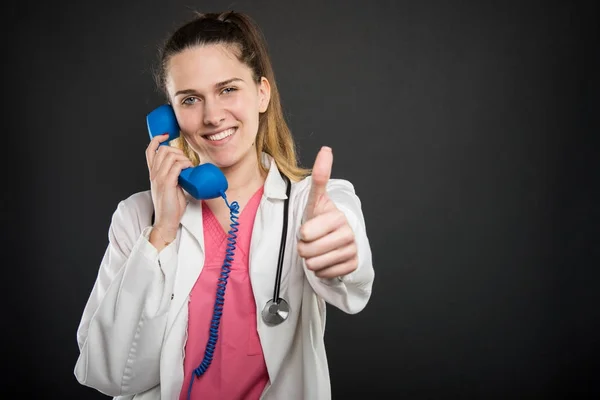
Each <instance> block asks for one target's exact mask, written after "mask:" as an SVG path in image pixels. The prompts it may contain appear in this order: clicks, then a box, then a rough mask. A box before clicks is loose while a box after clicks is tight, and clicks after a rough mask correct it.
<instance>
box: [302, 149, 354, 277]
mask: <svg viewBox="0 0 600 400" xmlns="http://www.w3.org/2000/svg"><path fill="white" fill-rule="evenodd" d="M332 164H333V153H332V152H331V149H329V148H327V147H324V148H322V149H321V151H320V152H319V154H318V155H317V159H316V160H315V165H314V167H313V173H312V185H311V188H310V193H309V195H308V201H307V203H306V208H305V211H304V224H302V226H301V227H300V232H299V236H300V238H299V242H298V254H299V255H300V256H301V257H303V258H304V259H305V263H306V267H307V268H308V269H310V270H311V271H314V272H315V275H316V276H318V277H319V278H337V277H342V276H344V275H347V274H349V273H351V272H353V271H354V270H356V268H357V267H358V256H357V247H356V241H355V237H354V232H353V231H352V228H351V227H350V225H349V224H348V220H347V219H346V216H345V215H344V213H343V212H342V211H340V210H339V209H338V208H337V207H336V206H335V204H334V203H333V201H332V200H331V199H330V198H329V196H328V195H327V182H328V181H329V178H330V176H331V167H332Z"/></svg>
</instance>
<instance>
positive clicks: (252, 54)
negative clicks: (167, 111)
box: [156, 11, 310, 181]
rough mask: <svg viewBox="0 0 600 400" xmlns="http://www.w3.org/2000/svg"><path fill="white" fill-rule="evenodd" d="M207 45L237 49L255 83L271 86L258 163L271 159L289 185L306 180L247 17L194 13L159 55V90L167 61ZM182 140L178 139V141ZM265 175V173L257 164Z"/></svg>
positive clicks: (259, 38) (263, 49) (262, 45)
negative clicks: (261, 160) (262, 80)
mask: <svg viewBox="0 0 600 400" xmlns="http://www.w3.org/2000/svg"><path fill="white" fill-rule="evenodd" d="M206 44H226V45H236V46H237V49H238V54H237V56H238V59H239V60H240V62H242V63H244V64H246V65H247V66H248V67H249V68H250V69H251V70H252V73H253V78H254V80H255V81H256V82H257V83H258V82H260V80H261V78H262V77H265V78H266V79H267V80H268V81H269V83H270V86H271V99H270V101H269V105H268V107H267V110H266V111H265V112H264V113H262V114H260V116H259V125H258V134H257V136H256V152H257V156H258V159H259V161H260V159H261V154H262V153H263V152H264V153H267V154H269V155H270V156H272V157H273V159H274V161H275V163H276V164H277V168H279V170H280V171H281V173H283V174H284V175H285V176H287V177H288V178H289V179H290V180H292V181H298V180H301V179H302V178H304V177H305V176H307V175H308V174H309V173H310V170H308V169H305V168H302V167H300V166H299V165H298V160H297V156H296V146H295V143H294V139H293V137H292V133H291V131H290V129H289V127H288V125H287V123H286V121H285V119H284V117H283V111H282V107H281V100H280V97H279V90H278V89H277V84H276V82H275V73H274V72H273V67H272V65H271V60H270V57H269V54H268V51H267V46H266V42H265V39H264V37H263V35H262V32H261V30H260V28H259V27H258V25H257V24H256V22H254V20H252V19H251V18H250V17H249V16H248V15H246V14H242V13H237V12H233V11H231V12H223V13H207V14H202V13H196V17H195V18H194V19H193V20H192V21H190V22H187V23H186V24H184V25H183V26H181V27H180V28H179V29H177V30H176V31H175V32H174V33H173V34H172V35H171V37H170V38H169V39H168V40H167V41H166V43H165V45H164V47H163V48H162V50H161V51H160V53H159V61H160V64H159V71H158V72H157V74H156V83H157V85H158V87H159V88H160V89H161V90H162V91H163V93H165V94H166V95H167V98H168V94H167V90H166V84H165V81H166V74H167V65H168V63H169V60H170V59H171V57H173V56H174V55H176V54H178V53H180V52H182V51H183V50H186V49H188V48H190V47H195V46H202V45H206ZM180 139H181V138H180ZM180 139H176V140H174V141H172V142H171V144H172V145H174V146H176V147H179V148H181V149H182V150H183V151H184V152H185V153H186V154H187V156H188V157H189V158H190V159H191V160H192V162H193V163H194V164H195V165H196V164H198V163H199V158H198V155H197V154H196V153H195V152H194V151H193V150H192V149H191V148H190V147H189V146H188V145H187V142H186V141H185V140H180ZM259 165H260V166H261V168H262V169H263V171H264V172H265V173H266V172H267V171H266V169H265V168H264V166H263V165H262V163H260V162H259Z"/></svg>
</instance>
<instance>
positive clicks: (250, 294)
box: [75, 12, 374, 400]
mask: <svg viewBox="0 0 600 400" xmlns="http://www.w3.org/2000/svg"><path fill="white" fill-rule="evenodd" d="M160 67H161V69H160V71H159V73H158V74H157V78H158V79H157V81H158V84H159V85H160V87H161V89H163V90H164V92H165V95H166V97H167V99H168V102H169V103H170V104H171V105H172V107H173V111H174V113H175V115H176V117H177V122H178V124H179V127H180V133H181V137H180V138H178V139H176V140H174V141H172V142H171V143H170V144H171V145H170V146H160V144H161V143H162V142H165V140H166V138H167V137H168V136H157V137H155V138H154V139H152V140H151V142H150V144H149V145H148V148H147V151H146V157H147V164H148V170H149V175H150V181H151V190H149V191H145V192H141V193H136V194H134V195H132V196H131V197H129V198H127V199H125V200H124V201H122V202H121V203H120V204H119V205H118V207H117V209H116V211H115V213H114V215H113V219H112V223H111V226H110V231H109V239H110V240H109V245H108V248H107V250H106V253H105V256H104V258H103V260H102V262H101V265H100V270H99V274H98V277H97V280H96V282H95V285H94V287H93V290H92V293H91V296H90V298H89V300H88V303H87V305H86V307H85V310H84V313H83V317H82V321H81V324H80V327H79V329H78V335H77V338H78V344H79V348H80V356H79V359H78V361H77V365H76V367H75V375H76V377H77V379H78V381H79V382H80V383H81V384H83V385H86V386H90V387H93V388H95V389H97V390H99V391H100V392H102V393H105V394H107V395H111V396H116V397H119V398H121V399H133V398H135V399H163V400H165V399H178V398H179V399H188V398H192V399H200V398H201V399H216V398H218V399H259V398H262V399H329V398H331V391H330V381H329V372H328V365H327V358H326V352H325V347H324V341H323V336H324V329H325V303H329V304H330V305H332V306H335V307H338V308H339V309H341V310H343V311H344V312H347V313H351V314H353V313H357V312H359V311H361V310H362V309H363V308H364V307H365V306H366V304H367V302H368V300H369V298H370V295H371V287H372V283H373V278H374V271H373V267H372V263H371V250H370V246H369V242H368V239H367V236H366V228H365V223H364V219H363V215H362V211H361V208H360V201H359V199H358V197H357V196H356V195H355V193H354V189H353V187H352V185H351V184H350V183H349V182H347V181H344V180H335V179H330V174H331V166H332V162H333V155H332V151H331V149H329V148H327V147H324V148H322V149H321V151H320V152H319V154H318V155H317V158H316V160H315V164H314V167H313V169H312V174H311V175H309V173H310V172H309V171H307V170H304V169H302V168H300V167H298V165H297V160H296V155H295V150H294V142H293V138H292V136H291V133H290V131H289V129H288V127H287V125H286V123H285V121H284V118H283V115H282V111H281V104H280V100H279V94H278V91H277V86H276V84H275V78H274V74H273V71H272V67H271V62H270V60H269V57H268V54H267V51H266V46H265V44H264V41H263V38H262V35H261V33H260V31H259V29H258V27H257V26H256V25H255V23H254V22H253V21H252V20H251V19H250V18H249V17H248V16H246V15H243V14H239V13H234V12H230V13H221V14H204V15H198V16H197V17H196V18H195V19H194V20H193V21H191V22H189V23H187V24H185V25H183V26H182V27H181V28H180V29H178V30H177V31H176V32H175V33H174V34H173V35H172V36H171V38H170V39H169V40H168V41H167V42H166V44H165V47H164V49H163V51H162V52H161V64H160ZM204 163H212V164H214V165H216V166H217V167H219V168H220V169H221V171H223V173H224V174H225V177H226V179H227V182H228V189H227V191H226V193H225V195H226V198H227V199H231V200H235V204H236V205H237V206H238V207H239V210H238V211H237V212H238V214H235V213H234V211H233V208H230V205H229V203H228V202H227V201H223V199H222V198H214V199H208V200H196V199H194V198H192V197H191V196H190V195H189V194H188V193H186V192H184V191H183V189H182V188H181V187H180V186H179V185H178V176H179V174H180V172H181V171H182V170H183V169H186V168H189V167H193V166H196V165H198V164H204ZM288 182H289V186H288ZM286 199H287V201H288V203H287V208H284V207H286ZM286 209H287V210H288V212H287V215H288V218H289V221H288V222H287V230H284V229H283V228H284V210H286ZM234 214H235V215H234ZM282 230H283V231H284V232H286V233H285V239H286V242H285V253H284V254H285V256H284V258H283V264H282V271H281V274H280V276H279V278H280V279H281V285H280V293H279V294H280V297H281V298H283V299H284V300H286V301H287V304H288V305H289V312H288V314H287V318H286V319H285V320H283V321H279V322H280V323H279V324H277V325H274V324H273V323H270V321H269V320H268V319H263V318H262V313H263V307H264V306H265V304H267V303H268V302H269V300H271V299H272V298H273V296H274V293H273V292H274V282H275V281H276V278H277V276H276V275H277V265H278V257H279V250H278V247H279V246H278V245H279V244H280V242H281V237H282ZM227 232H229V236H228V234H227ZM232 238H233V239H232ZM232 240H234V242H235V253H234V256H233V261H232V262H231V263H230V267H229V268H228V269H227V271H228V273H227V274H226V275H227V279H228V280H227V284H226V292H225V290H224V287H223V286H217V285H218V284H219V283H220V282H222V280H221V279H222V278H223V276H224V275H223V274H224V271H225V270H226V269H225V268H224V266H223V264H224V260H225V256H226V253H227V252H228V251H229V250H230V249H231V247H230V244H231V241H232ZM227 254H229V253H227ZM218 288H221V289H222V291H221V294H222V295H224V298H225V299H224V304H223V305H222V313H219V312H215V302H216V297H215V296H217V289H218ZM225 293H226V295H225ZM284 314H285V313H283V314H281V315H284ZM281 315H280V316H281ZM215 322H216V324H215ZM209 328H211V329H209Z"/></svg>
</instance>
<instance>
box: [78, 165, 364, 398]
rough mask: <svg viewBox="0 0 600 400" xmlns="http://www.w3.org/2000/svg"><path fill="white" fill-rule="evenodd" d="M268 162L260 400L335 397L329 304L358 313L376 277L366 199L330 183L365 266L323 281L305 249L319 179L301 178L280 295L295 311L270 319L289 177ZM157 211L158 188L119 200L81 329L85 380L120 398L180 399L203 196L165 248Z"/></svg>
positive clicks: (258, 255) (257, 265) (259, 250)
mask: <svg viewBox="0 0 600 400" xmlns="http://www.w3.org/2000/svg"><path fill="white" fill-rule="evenodd" d="M263 162H265V163H266V165H267V166H269V164H270V167H269V173H268V175H267V179H266V181H265V187H264V194H263V197H262V199H261V201H260V205H259V208H258V210H257V214H256V219H255V223H254V229H253V234H252V241H251V249H250V255H249V257H250V266H249V273H250V279H251V282H252V289H253V292H254V297H255V300H256V318H257V327H258V334H259V337H260V343H261V345H262V349H263V352H264V357H265V362H266V366H267V370H268V374H269V383H268V384H267V387H266V388H265V390H264V392H263V395H262V397H261V399H264V400H272V399H276V400H281V399H286V400H293V399H310V400H321V399H323V400H325V399H330V398H331V389H330V380H329V370H328V364H327V356H326V352H325V346H324V340H323V336H324V331H325V303H329V304H331V305H333V306H335V307H338V308H339V309H341V310H342V311H344V312H346V313H349V314H354V313H358V312H359V311H361V310H362V309H363V308H364V307H365V306H366V304H367V302H368V301H369V298H370V296H371V288H372V284H373V279H374V270H373V266H372V258H371V249H370V245H369V241H368V239H367V234H366V228H365V222H364V219H363V214H362V211H361V204H360V200H359V199H358V197H357V196H356V195H355V192H354V188H353V186H352V185H351V184H350V183H349V182H348V181H345V180H336V179H332V180H330V181H329V184H328V194H329V196H330V197H331V199H332V200H333V201H334V203H335V204H336V206H337V207H338V208H339V209H340V210H341V211H343V212H344V213H345V215H346V217H347V219H348V221H349V223H350V226H351V227H352V229H353V230H354V233H355V236H356V243H357V246H358V259H359V264H358V269H357V270H356V271H354V272H352V273H351V274H349V275H346V276H345V277H343V278H342V279H341V280H340V279H320V278H318V277H316V276H315V275H314V273H313V272H312V271H310V270H308V269H307V268H306V266H305V264H304V262H303V259H302V258H301V257H300V256H299V255H298V253H297V248H296V244H297V238H296V234H297V232H298V230H299V228H300V225H301V223H302V217H303V216H302V214H303V210H304V207H305V205H306V201H307V198H308V192H309V190H310V184H311V178H310V177H308V178H306V179H304V180H302V181H300V182H297V183H294V184H292V188H291V193H290V201H289V222H288V230H287V240H286V248H285V259H284V266H283V272H282V280H281V293H280V296H281V297H283V298H285V299H286V300H287V301H288V303H289V305H290V314H289V316H288V318H287V320H286V321H284V322H283V323H282V324H280V325H278V326H275V327H269V326H266V325H265V324H264V322H263V321H262V318H261V311H262V308H263V307H264V305H265V303H266V302H267V301H268V300H269V299H271V298H272V296H273V285H274V282H275V273H276V268H277V258H278V255H279V243H280V240H281V231H282V226H283V204H284V200H285V198H286V182H285V181H284V180H283V178H282V177H281V175H280V173H279V170H278V169H277V167H276V165H275V163H274V162H271V160H270V158H269V157H266V156H265V157H264V158H263ZM233 200H234V199H229V201H233ZM152 212H153V206H152V198H151V195H150V191H145V192H140V193H136V194H134V195H132V196H131V197H129V198H127V199H126V200H124V201H122V202H120V204H119V205H118V208H117V209H116V211H115V213H114V214H113V218H112V223H111V226H110V230H109V244H108V248H107V249H106V253H105V255H104V257H103V259H102V262H101V264H100V269H99V272H98V276H97V280H96V282H95V284H94V286H93V289H92V292H91V295H90V298H89V300H88V302H87V304H86V306H85V309H84V311H83V317H82V319H81V323H80V326H79V329H78V332H77V341H78V345H79V349H80V355H79V358H78V360H77V363H76V366H75V376H76V378H77V380H78V381H79V382H80V383H81V384H83V385H86V386H89V387H92V388H95V389H97V390H98V391H100V392H102V393H104V394H106V395H109V396H114V397H116V398H118V399H120V400H125V399H128V400H129V399H136V400H147V399H153V400H154V399H157V400H158V399H163V400H176V399H177V398H178V396H179V393H180V391H181V387H182V383H183V378H184V377H183V356H184V348H185V342H186V333H187V318H188V296H189V294H190V291H191V289H192V287H193V285H194V283H195V282H196V279H197V278H198V276H199V274H200V272H201V270H202V265H203V262H204V238H203V229H202V210H201V203H199V202H197V201H194V200H193V199H191V200H190V201H188V205H187V208H186V210H185V213H184V215H183V218H182V220H181V224H180V229H179V231H178V235H177V239H176V240H175V241H174V242H173V243H171V244H170V245H169V246H167V247H166V248H164V249H163V250H162V251H161V252H160V253H158V252H157V251H156V249H155V248H154V246H152V245H151V244H150V242H149V241H148V236H149V233H150V230H151V229H152V228H151V216H152ZM215 285H216V283H215ZM224 312H227V299H226V300H225V309H224ZM224 400H228V399H224Z"/></svg>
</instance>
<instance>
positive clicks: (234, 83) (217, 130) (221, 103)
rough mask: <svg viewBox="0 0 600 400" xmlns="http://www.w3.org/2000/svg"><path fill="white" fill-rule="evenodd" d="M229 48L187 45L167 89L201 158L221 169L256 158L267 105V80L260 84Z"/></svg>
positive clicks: (170, 74)
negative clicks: (190, 46) (260, 127)
mask: <svg viewBox="0 0 600 400" xmlns="http://www.w3.org/2000/svg"><path fill="white" fill-rule="evenodd" d="M232 49H234V48H232V47H231V46H226V45H221V44H217V45H206V46H196V47H193V48H191V49H186V50H184V51H183V52H181V53H179V54H177V55H175V56H173V57H172V58H171V60H170V62H169V64H168V70H167V80H166V85H167V91H168V93H169V97H170V99H171V104H172V105H173V109H174V110H175V114H176V116H177V121H178V123H179V127H180V129H181V134H182V135H183V136H184V137H185V139H186V140H187V142H188V144H189V145H190V146H191V147H192V148H193V149H194V150H195V151H196V152H197V153H198V155H199V156H200V162H201V163H205V162H210V163H213V164H215V165H216V166H218V167H220V168H229V167H232V166H235V165H236V164H240V163H241V164H246V162H248V161H252V158H254V160H256V149H255V147H254V141H255V139H256V135H257V133H258V117H259V114H260V113H262V112H264V111H265V110H266V109H267V106H268V103H269V98H270V86H269V82H268V81H267V80H266V79H265V78H262V80H261V82H260V83H258V84H257V83H256V82H255V81H254V79H253V78H252V70H251V69H250V68H249V67H248V66H247V65H245V64H243V63H241V62H240V61H239V60H238V59H237V57H236V55H235V54H234V53H233V52H232Z"/></svg>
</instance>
